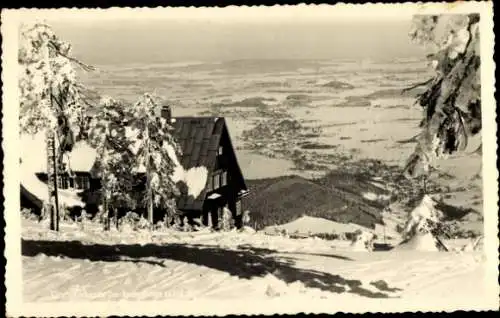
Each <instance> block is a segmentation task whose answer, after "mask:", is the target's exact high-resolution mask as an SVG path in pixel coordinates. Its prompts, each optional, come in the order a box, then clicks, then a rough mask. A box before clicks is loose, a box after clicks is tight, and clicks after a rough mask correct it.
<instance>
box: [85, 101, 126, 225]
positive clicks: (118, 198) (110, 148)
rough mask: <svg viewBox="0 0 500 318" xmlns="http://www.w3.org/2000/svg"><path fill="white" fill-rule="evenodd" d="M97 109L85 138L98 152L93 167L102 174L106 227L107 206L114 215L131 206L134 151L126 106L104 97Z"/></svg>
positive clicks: (107, 222)
mask: <svg viewBox="0 0 500 318" xmlns="http://www.w3.org/2000/svg"><path fill="white" fill-rule="evenodd" d="M97 111H98V112H97V114H95V116H94V117H92V119H91V121H90V123H89V130H88V142H89V144H90V145H91V146H92V147H93V148H94V149H95V150H96V152H97V158H96V166H95V167H96V169H97V173H99V175H100V177H101V200H102V202H101V204H102V206H103V212H104V213H105V214H106V225H105V229H107V230H109V227H110V224H109V219H110V215H109V211H110V210H112V211H113V212H114V215H116V212H117V208H119V207H128V208H134V204H133V202H134V201H133V198H132V195H131V194H132V187H133V183H134V177H133V175H132V171H131V169H130V167H131V166H132V164H133V163H134V159H133V158H134V154H133V153H132V151H131V150H130V144H131V141H130V140H129V139H128V138H127V133H126V122H127V120H128V117H127V113H126V110H125V106H124V105H122V104H121V103H119V102H117V101H115V100H113V99H110V98H103V99H102V100H101V104H100V105H99V107H98V108H97ZM115 221H117V220H115Z"/></svg>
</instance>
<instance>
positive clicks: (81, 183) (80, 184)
mask: <svg viewBox="0 0 500 318" xmlns="http://www.w3.org/2000/svg"><path fill="white" fill-rule="evenodd" d="M89 188H90V180H89V178H88V177H87V176H77V177H76V184H75V189H81V190H86V189H89Z"/></svg>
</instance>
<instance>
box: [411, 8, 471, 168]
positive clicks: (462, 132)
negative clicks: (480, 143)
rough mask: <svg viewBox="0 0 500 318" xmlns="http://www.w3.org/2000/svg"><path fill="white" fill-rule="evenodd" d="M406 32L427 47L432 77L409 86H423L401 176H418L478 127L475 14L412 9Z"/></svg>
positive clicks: (459, 148) (464, 142)
mask: <svg viewBox="0 0 500 318" xmlns="http://www.w3.org/2000/svg"><path fill="white" fill-rule="evenodd" d="M410 37H411V39H412V40H414V41H416V42H418V43H420V44H423V45H427V46H429V47H430V48H431V49H432V50H433V52H434V53H433V54H430V55H429V56H428V58H429V59H430V62H431V64H432V66H433V67H434V69H435V75H434V77H433V78H431V79H430V80H428V81H426V82H424V83H421V84H417V85H415V86H413V87H411V88H409V89H412V88H415V87H419V86H425V87H426V89H425V91H424V92H423V93H422V94H421V95H419V96H418V98H417V102H418V103H419V104H420V105H421V106H422V107H423V110H424V118H423V120H422V122H421V123H420V127H421V128H422V132H421V134H420V135H419V136H418V143H417V146H416V148H415V151H414V153H413V154H412V155H411V156H410V158H409V159H408V162H407V165H406V167H405V169H404V172H405V175H406V176H407V177H418V176H421V175H425V174H427V173H428V172H429V169H428V167H429V166H431V165H432V162H433V161H434V160H435V159H437V158H442V157H445V156H446V155H449V154H452V153H455V152H457V151H462V150H464V149H465V147H466V146H467V140H468V137H469V136H471V135H476V134H478V133H479V132H480V131H481V94H480V93H481V83H480V79H481V76H480V64H481V60H480V51H479V48H480V44H479V14H468V15H460V14H453V15H441V16H436V15H416V16H414V19H413V27H412V30H411V32H410Z"/></svg>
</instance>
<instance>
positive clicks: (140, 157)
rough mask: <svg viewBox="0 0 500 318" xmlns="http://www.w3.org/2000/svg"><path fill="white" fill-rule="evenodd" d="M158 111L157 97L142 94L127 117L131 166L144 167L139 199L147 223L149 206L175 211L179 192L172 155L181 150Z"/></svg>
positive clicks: (151, 216)
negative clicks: (130, 140) (132, 161)
mask: <svg viewBox="0 0 500 318" xmlns="http://www.w3.org/2000/svg"><path fill="white" fill-rule="evenodd" d="M160 112H161V105H160V104H159V102H158V98H156V97H153V96H152V95H150V94H144V95H143V96H142V97H141V98H140V99H139V100H138V101H137V103H136V104H135V105H134V106H133V107H132V108H131V120H130V127H131V129H132V130H133V134H132V135H133V136H132V137H131V138H133V139H134V141H133V142H134V144H135V146H134V148H135V149H136V155H135V156H134V158H135V159H134V160H135V167H136V169H139V167H144V168H145V173H146V186H145V190H144V193H143V196H142V199H143V203H144V206H145V207H146V210H147V214H148V220H149V222H150V225H151V226H153V207H154V206H156V207H160V208H162V209H164V210H165V212H166V213H167V214H168V215H173V214H175V213H176V210H177V207H176V202H175V198H176V197H177V196H178V195H179V189H178V188H177V185H176V182H175V181H174V179H173V176H174V171H175V168H176V164H175V160H174V159H173V158H172V157H173V156H177V157H178V156H179V155H180V151H181V150H180V147H179V145H178V143H177V142H176V140H175V138H174V136H173V134H172V132H173V130H174V128H173V127H172V126H171V124H170V122H167V120H166V119H165V118H163V117H161V115H160Z"/></svg>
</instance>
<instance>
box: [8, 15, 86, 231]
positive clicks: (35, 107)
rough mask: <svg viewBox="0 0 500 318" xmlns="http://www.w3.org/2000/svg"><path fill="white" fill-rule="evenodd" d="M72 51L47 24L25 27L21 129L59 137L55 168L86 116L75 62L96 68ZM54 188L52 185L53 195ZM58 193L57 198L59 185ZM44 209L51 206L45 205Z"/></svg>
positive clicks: (20, 52)
mask: <svg viewBox="0 0 500 318" xmlns="http://www.w3.org/2000/svg"><path fill="white" fill-rule="evenodd" d="M70 54H71V46H70V45H69V44H68V43H66V42H64V41H62V40H61V39H60V38H59V37H57V35H55V33H54V32H53V30H52V28H51V27H50V26H48V25H47V24H44V23H35V24H31V25H22V26H21V31H20V37H19V49H18V63H19V74H18V75H19V83H18V85H19V100H20V105H19V106H20V108H19V109H20V111H19V122H20V131H21V133H28V134H36V133H38V132H41V131H44V132H45V133H46V134H47V137H48V138H49V140H48V142H49V143H48V144H51V145H52V144H53V140H54V138H57V140H58V141H59V149H57V150H56V152H57V153H56V156H55V158H54V159H52V160H53V161H54V164H53V165H51V166H54V167H56V164H55V162H59V161H61V159H62V155H63V153H64V152H66V151H70V150H71V149H72V147H73V144H74V135H73V131H72V129H71V127H72V125H73V124H75V123H76V122H79V121H81V118H82V116H83V115H84V107H85V105H86V103H85V100H84V98H83V97H82V95H81V94H80V92H81V90H82V85H80V84H79V83H78V81H77V76H76V68H75V64H77V65H79V66H80V67H82V68H83V69H85V70H90V69H92V68H91V67H89V66H87V65H85V64H83V63H81V62H79V61H78V60H76V59H74V58H72V57H71V56H70ZM51 147H52V146H51ZM49 177H50V178H52V177H53V176H49ZM50 178H49V179H50ZM52 190H53V189H52V187H51V186H50V185H49V197H51V196H52ZM54 193H55V197H56V198H57V187H56V188H55V189H54ZM56 202H57V199H56ZM49 204H50V203H49ZM57 209H58V207H57V203H56V210H57ZM43 210H45V211H47V210H51V209H49V207H45V208H44V209H43ZM50 217H51V222H50V225H51V228H52V229H56V230H58V226H57V225H55V222H54V215H53V214H52V213H50Z"/></svg>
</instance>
